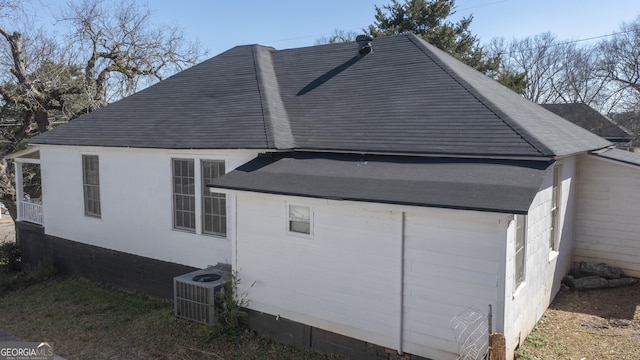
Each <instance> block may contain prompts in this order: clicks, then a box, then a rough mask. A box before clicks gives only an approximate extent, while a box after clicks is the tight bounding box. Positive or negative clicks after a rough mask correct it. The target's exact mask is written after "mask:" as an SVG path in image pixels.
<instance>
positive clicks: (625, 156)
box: [592, 149, 640, 166]
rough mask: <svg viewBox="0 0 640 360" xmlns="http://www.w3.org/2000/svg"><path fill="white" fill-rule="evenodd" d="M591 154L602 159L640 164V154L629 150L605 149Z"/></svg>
mask: <svg viewBox="0 0 640 360" xmlns="http://www.w3.org/2000/svg"><path fill="white" fill-rule="evenodd" d="M592 155H594V156H597V157H600V158H603V159H608V160H614V161H618V162H621V163H625V164H627V165H634V166H640V154H638V153H635V152H631V151H626V150H620V149H606V150H603V151H597V152H593V153H592Z"/></svg>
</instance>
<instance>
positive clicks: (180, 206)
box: [173, 159, 196, 231]
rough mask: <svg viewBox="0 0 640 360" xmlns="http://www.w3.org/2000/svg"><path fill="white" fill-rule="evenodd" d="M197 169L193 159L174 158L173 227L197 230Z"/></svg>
mask: <svg viewBox="0 0 640 360" xmlns="http://www.w3.org/2000/svg"><path fill="white" fill-rule="evenodd" d="M195 183H196V180H195V169H194V161H193V160H192V159H173V228H174V229H179V230H188V231H195V230H196V187H195Z"/></svg>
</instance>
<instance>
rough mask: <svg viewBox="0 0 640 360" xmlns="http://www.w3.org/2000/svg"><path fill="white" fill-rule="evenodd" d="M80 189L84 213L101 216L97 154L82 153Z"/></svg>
mask: <svg viewBox="0 0 640 360" xmlns="http://www.w3.org/2000/svg"><path fill="white" fill-rule="evenodd" d="M82 190H83V193H84V214H85V215H86V216H91V217H98V218H99V217H101V216H102V210H101V209H100V170H99V162H98V155H82Z"/></svg>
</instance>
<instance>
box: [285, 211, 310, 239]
mask: <svg viewBox="0 0 640 360" xmlns="http://www.w3.org/2000/svg"><path fill="white" fill-rule="evenodd" d="M289 232H292V233H299V234H306V235H311V208H310V207H309V206H301V205H289Z"/></svg>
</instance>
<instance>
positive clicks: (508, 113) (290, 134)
mask: <svg viewBox="0 0 640 360" xmlns="http://www.w3.org/2000/svg"><path fill="white" fill-rule="evenodd" d="M361 40H364V41H361V42H358V43H344V44H331V45H321V46H313V47H307V48H299V49H288V50H275V49H273V48H269V47H264V46H260V45H249V46H239V47H235V48H232V49H230V50H228V51H227V52H224V53H222V54H220V55H218V56H216V57H213V58H212V59H209V60H207V61H204V62H203V63H201V64H199V65H196V66H194V67H193V68H190V69H188V70H185V71H183V72H181V73H178V74H176V75H174V76H173V77H170V78H168V79H166V80H164V81H162V82H160V83H158V84H156V85H154V86H151V87H149V88H148V89H145V90H143V91H140V92H139V93H137V94H134V95H132V96H130V97H128V98H125V99H123V100H121V101H118V102H116V103H113V104H111V105H109V106H107V107H106V108H104V109H101V110H98V111H95V112H93V113H91V114H88V115H86V116H83V117H81V118H78V119H76V120H73V121H72V122H70V123H69V124H66V125H63V126H60V127H58V128H56V129H53V130H51V131H49V132H47V133H45V134H43V135H41V136H39V137H37V138H34V139H33V140H32V145H33V146H34V147H33V148H32V149H31V150H28V151H26V152H23V153H21V154H17V155H13V158H14V160H15V161H16V164H17V167H18V168H20V166H21V165H20V164H22V163H23V162H28V161H34V162H35V161H36V160H28V159H36V158H37V162H39V164H40V167H41V175H42V181H43V184H42V187H43V197H42V201H41V204H40V205H41V206H40V208H39V209H40V211H41V217H40V218H38V219H37V220H35V219H33V218H30V217H29V215H28V214H25V215H21V218H19V219H18V220H19V221H18V222H17V224H16V226H17V229H18V236H19V242H20V247H21V249H22V251H23V258H24V259H25V263H26V264H27V265H29V264H31V265H34V264H36V263H37V262H38V261H39V260H40V259H43V258H51V259H53V261H54V263H56V265H57V266H58V267H59V268H61V269H62V270H63V271H68V272H73V273H78V274H82V275H85V276H89V277H92V278H95V279H98V280H101V281H108V282H110V283H112V284H115V285H117V286H120V287H123V288H126V289H130V290H136V291H145V292H148V293H152V294H155V295H160V296H167V297H171V289H172V288H171V286H172V285H171V284H172V283H171V279H172V277H173V276H176V275H180V274H182V273H184V272H187V271H190V270H193V269H196V268H204V267H207V266H210V265H215V264H218V263H221V264H229V265H231V267H232V268H233V269H234V270H236V271H238V273H239V277H240V279H241V283H240V288H239V291H240V292H241V293H243V294H245V296H246V298H247V300H248V309H249V310H250V314H251V315H250V317H249V324H250V326H252V327H253V328H255V329H257V330H258V331H260V332H262V333H265V334H267V335H269V336H273V337H275V338H277V339H279V340H281V341H283V342H286V343H289V344H292V345H295V346H298V347H315V348H319V349H321V350H326V351H332V352H336V353H339V354H342V355H346V356H350V357H361V358H367V357H371V358H385V356H386V357H388V356H389V354H390V353H396V352H397V353H401V354H410V355H406V356H408V357H411V358H416V359H420V358H431V359H455V358H457V354H458V353H459V351H460V348H459V344H458V342H457V341H456V338H455V336H454V333H453V332H452V330H451V321H452V319H453V318H454V317H456V316H457V315H458V314H460V313H462V312H464V311H465V310H467V309H470V308H473V309H479V310H480V311H481V312H483V313H485V315H486V314H487V313H488V311H489V310H488V309H489V307H491V309H492V310H491V312H492V316H491V318H490V319H491V320H490V321H491V324H490V325H491V329H492V331H493V332H497V333H503V334H504V335H505V340H506V349H505V351H506V354H507V357H508V358H513V355H514V351H515V349H516V348H517V346H518V345H519V343H521V342H522V341H523V340H524V338H525V337H526V335H527V334H528V333H529V332H530V330H531V329H532V328H533V326H534V325H535V323H536V321H537V320H538V319H539V318H540V316H542V314H543V312H544V311H545V310H546V308H547V307H548V306H549V304H550V302H551V301H552V299H553V298H554V296H555V294H556V293H557V292H558V290H559V288H560V280H561V278H562V277H563V276H564V275H565V274H566V273H567V272H568V271H569V270H570V269H571V267H572V266H573V263H574V262H575V261H579V260H580V259H591V260H594V259H598V257H599V253H600V252H601V251H603V249H604V250H606V252H607V254H609V255H608V256H609V258H607V259H612V260H616V261H618V263H619V264H621V263H629V265H628V266H627V267H626V269H629V270H631V269H635V271H638V270H639V268H638V267H636V261H635V259H634V258H633V257H631V258H630V257H628V256H627V257H625V256H623V254H620V253H618V252H616V251H615V248H616V246H619V245H620V244H626V245H625V246H627V245H628V247H629V248H632V249H634V251H635V249H638V246H637V245H636V244H637V243H639V242H640V239H636V238H635V237H637V235H628V234H631V233H633V231H634V225H633V220H632V219H631V217H626V218H623V219H621V220H620V221H621V222H623V223H624V224H618V225H617V226H619V227H624V228H625V229H626V230H625V231H626V232H627V235H625V234H620V236H619V238H618V240H617V242H615V243H612V244H611V246H606V245H603V244H602V241H603V239H604V238H603V239H594V237H593V236H594V235H597V234H600V233H599V232H600V231H602V233H601V234H603V235H604V234H605V232H606V230H605V229H607V226H609V227H608V229H609V231H610V232H615V231H616V229H615V228H611V226H610V222H609V221H607V217H604V218H602V221H601V222H594V221H592V220H593V219H595V218H598V219H599V218H600V216H601V215H602V213H601V212H599V211H600V210H598V209H597V208H599V207H600V205H601V204H604V203H608V202H609V200H608V198H607V196H613V197H616V199H618V198H617V197H619V196H622V197H624V194H626V193H633V194H635V193H634V191H635V190H634V186H637V184H635V183H633V181H634V180H633V179H631V180H629V181H621V184H620V186H621V187H620V191H621V192H620V193H616V194H614V195H611V194H609V193H608V191H609V190H608V189H607V187H608V186H609V182H610V179H607V178H606V177H601V178H593V177H592V176H590V175H591V173H590V172H593V171H595V172H597V171H598V169H600V168H602V169H604V168H607V169H608V171H610V172H611V173H615V174H619V175H620V176H622V177H629V176H630V177H633V176H635V174H636V172H637V171H638V168H637V166H638V165H640V158H636V157H635V155H633V154H630V153H629V155H627V154H624V153H622V152H619V151H620V150H611V147H612V144H611V143H610V142H609V141H607V140H605V139H603V138H601V137H599V136H596V135H594V134H592V133H591V132H589V131H587V130H584V129H583V128H581V127H578V126H576V125H574V124H572V123H570V122H568V121H565V120H564V119H562V118H560V117H558V116H557V115H555V114H553V113H552V112H550V111H547V110H545V109H544V108H542V107H540V106H538V105H536V104H533V103H531V102H529V101H527V100H525V99H523V98H522V97H520V96H518V95H517V94H515V93H513V92H511V91H510V90H509V89H507V88H504V87H502V86H501V85H499V84H498V83H497V82H495V81H493V80H491V79H490V78H488V77H486V76H484V75H482V74H480V73H478V72H476V71H475V70H473V69H471V68H469V67H467V66H466V65H464V64H462V63H460V62H459V61H457V60H455V59H453V58H452V57H450V56H448V55H447V54H445V53H443V52H442V51H440V50H438V49H437V48H435V47H433V46H431V45H430V44H427V43H425V42H424V41H422V40H421V39H420V38H418V37H417V36H415V35H412V34H403V35H397V36H391V37H382V38H376V39H374V40H373V41H370V40H368V39H366V38H365V39H361ZM628 156H630V157H628ZM18 173H19V171H18ZM636 178H640V177H637V176H636ZM636 188H637V187H636ZM598 191H600V192H598ZM587 193H588V195H589V196H592V197H589V196H587ZM605 193H606V194H608V195H605ZM583 194H584V196H583ZM633 196H635V195H633ZM637 203H640V202H635V204H637ZM20 204H21V205H20V206H25V205H22V203H20ZM623 204H624V206H623V207H624V208H623V209H619V208H617V207H616V206H618V205H616V206H612V207H610V208H609V209H608V210H607V211H608V213H607V214H606V216H608V217H614V216H616V215H617V214H619V213H620V212H623V211H633V210H635V209H634V206H635V205H634V202H633V201H630V200H629V201H626V202H623ZM625 206H626V207H625ZM21 214H22V213H21ZM587 226H593V227H595V229H588V228H587ZM637 233H639V232H637V231H636V232H635V234H637ZM629 236H631V237H633V238H629ZM634 236H635V237H634ZM596 244H597V245H598V246H597V245H596Z"/></svg>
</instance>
